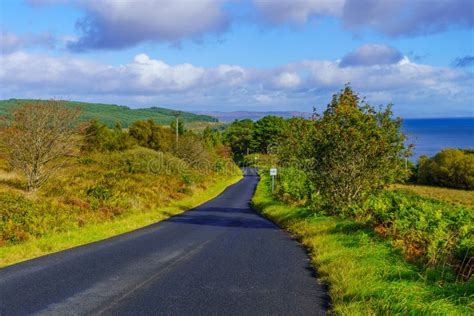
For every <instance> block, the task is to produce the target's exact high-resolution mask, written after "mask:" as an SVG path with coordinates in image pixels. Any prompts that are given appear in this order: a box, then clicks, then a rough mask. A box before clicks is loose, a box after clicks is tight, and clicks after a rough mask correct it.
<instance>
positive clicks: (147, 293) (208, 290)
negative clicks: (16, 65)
mask: <svg viewBox="0 0 474 316" xmlns="http://www.w3.org/2000/svg"><path fill="white" fill-rule="evenodd" d="M257 182H258V177H257V176H256V175H255V173H254V172H250V171H249V172H247V174H246V176H245V177H244V179H242V180H241V181H240V182H238V183H236V184H234V185H232V186H230V187H229V188H227V189H226V190H225V191H224V192H223V193H222V194H221V195H219V196H218V197H217V198H215V199H213V200H211V201H209V202H207V203H205V204H203V205H201V206H199V207H197V208H195V209H193V210H190V211H187V212H185V213H183V214H180V215H177V216H174V217H172V218H170V219H168V220H166V221H163V222H160V223H157V224H153V225H150V226H147V227H144V228H142V229H139V230H135V231H133V232H130V233H127V234H123V235H120V236H116V237H113V238H109V239H106V240H103V241H100V242H95V243H92V244H88V245H85V246H81V247H76V248H73V249H70V250H66V251H62V252H59V253H55V254H52V255H48V256H44V257H40V258H37V259H33V260H29V261H26V262H22V263H19V264H16V265H12V266H9V267H6V268H3V269H0V315H2V316H3V315H28V314H39V315H71V314H75V315H85V314H87V315H90V314H96V315H97V314H104V315H151V314H152V315H323V314H325V310H326V309H327V297H326V292H325V290H324V288H323V286H322V285H320V284H319V283H318V281H317V280H316V278H315V276H314V271H313V269H312V268H311V266H310V264H309V261H308V258H307V255H306V253H305V251H304V249H303V248H302V247H301V246H300V245H299V244H298V243H296V242H295V241H294V240H292V239H291V238H290V237H289V236H288V235H287V234H286V233H285V232H284V231H282V230H280V229H279V228H278V227H276V226H275V225H274V224H273V223H271V222H269V221H268V220H266V219H264V218H262V217H260V216H259V215H257V214H256V213H255V212H254V211H253V210H252V209H251V208H250V206H249V202H250V199H251V197H252V195H253V192H254V190H255V186H256V184H257Z"/></svg>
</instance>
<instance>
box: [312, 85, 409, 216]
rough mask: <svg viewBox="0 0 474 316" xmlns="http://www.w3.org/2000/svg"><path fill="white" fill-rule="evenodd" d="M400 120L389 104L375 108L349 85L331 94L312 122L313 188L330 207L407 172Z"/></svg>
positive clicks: (364, 194)
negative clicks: (314, 121)
mask: <svg viewBox="0 0 474 316" xmlns="http://www.w3.org/2000/svg"><path fill="white" fill-rule="evenodd" d="M400 128H401V119H399V118H397V119H393V118H392V111H391V107H390V105H389V106H387V107H386V108H384V109H380V111H377V110H376V109H375V108H373V107H371V106H370V105H369V104H367V103H365V102H363V101H361V100H360V98H359V96H358V95H357V94H356V93H354V92H353V91H352V89H351V87H350V86H346V87H345V88H344V89H343V91H341V93H339V94H336V95H334V96H333V98H332V101H331V103H330V104H329V105H328V106H327V109H326V110H325V111H324V113H323V115H322V116H321V117H319V119H318V120H317V121H316V124H315V138H314V139H313V141H312V142H313V149H312V150H311V151H310V152H311V154H312V155H314V157H313V158H314V166H313V167H312V169H311V170H310V171H311V176H312V178H313V179H314V182H315V185H316V189H317V190H319V192H320V193H321V195H322V196H323V197H324V198H325V200H326V201H327V202H329V205H330V206H331V207H332V208H334V210H344V209H346V207H347V206H350V205H352V204H354V203H359V202H361V201H363V200H364V199H365V198H366V197H367V196H369V195H370V194H371V193H373V192H375V191H377V190H380V189H382V188H384V187H385V186H387V185H388V184H389V183H392V182H394V181H396V180H399V179H401V178H405V177H406V176H407V174H406V173H407V172H406V170H405V166H404V159H405V157H407V156H409V154H410V149H411V146H409V147H408V148H406V147H405V145H404V141H405V136H404V135H403V134H402V133H401V132H400Z"/></svg>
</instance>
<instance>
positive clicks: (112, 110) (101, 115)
mask: <svg viewBox="0 0 474 316" xmlns="http://www.w3.org/2000/svg"><path fill="white" fill-rule="evenodd" d="M34 101H35V100H22V99H9V100H0V116H4V115H7V114H8V110H9V109H10V108H12V107H14V106H17V105H18V104H22V103H25V102H34ZM65 105H66V106H70V107H77V106H78V107H80V108H81V111H82V114H81V117H80V120H81V121H82V122H87V121H90V120H92V119H96V120H98V121H101V122H102V123H104V124H107V125H108V126H109V127H113V126H114V125H115V123H116V122H120V123H121V124H122V126H123V127H127V126H128V125H130V124H131V123H133V122H135V121H138V120H147V119H153V120H155V121H156V123H158V124H160V125H169V124H170V123H171V121H172V120H173V119H174V111H173V110H170V109H164V108H158V107H152V108H145V109H131V108H129V107H127V106H123V105H114V104H101V103H86V102H75V101H66V102H65ZM181 119H182V120H183V122H184V123H185V124H187V123H194V122H199V123H213V122H217V119H216V118H213V117H211V116H208V115H197V114H193V113H189V112H182V113H181Z"/></svg>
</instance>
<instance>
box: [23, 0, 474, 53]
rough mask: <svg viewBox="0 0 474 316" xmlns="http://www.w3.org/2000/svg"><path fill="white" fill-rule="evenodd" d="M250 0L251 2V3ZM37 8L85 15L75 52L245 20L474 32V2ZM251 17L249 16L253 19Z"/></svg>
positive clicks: (391, 31) (100, 1) (100, 3)
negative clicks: (242, 12) (325, 20)
mask: <svg viewBox="0 0 474 316" xmlns="http://www.w3.org/2000/svg"><path fill="white" fill-rule="evenodd" d="M249 1H250V0H249ZM28 2H29V3H30V4H31V5H33V6H38V5H54V4H62V5H65V4H66V5H71V6H75V7H76V8H79V9H80V10H82V11H84V13H85V16H84V17H83V18H81V19H79V20H78V21H76V29H77V32H78V33H77V34H76V35H77V39H76V40H71V41H70V42H69V45H68V47H69V49H70V50H72V51H75V52H80V51H88V50H94V49H123V48H127V47H131V46H134V45H137V44H139V43H143V42H166V43H171V44H179V42H180V41H182V40H185V39H198V40H199V39H202V38H204V37H205V36H207V35H209V34H211V35H215V34H221V33H223V32H225V31H227V30H228V29H229V28H230V25H231V24H232V23H234V22H236V19H237V20H238V21H239V22H241V21H246V22H249V21H259V20H264V21H267V22H269V23H267V26H269V25H273V26H274V25H280V24H288V23H289V24H299V25H302V24H305V23H307V22H308V21H309V20H310V19H311V18H315V17H316V18H319V17H334V18H336V19H339V20H340V21H341V23H342V25H344V26H345V28H347V29H348V30H350V31H352V32H355V33H357V32H359V31H362V30H375V31H376V32H379V33H382V34H385V35H387V36H390V37H399V36H420V35H426V34H433V33H438V32H442V31H445V30H449V29H452V28H465V29H472V28H473V27H474V12H473V10H472V0H433V1H427V0H388V1H380V0H278V1H274V0H251V1H250V3H251V9H250V10H249V12H247V13H246V14H247V15H252V14H254V13H256V14H257V17H258V18H257V19H247V18H243V19H241V18H242V17H238V18H237V16H238V15H235V14H232V12H231V9H229V8H230V7H232V6H228V4H233V3H235V0H199V1H197V0H196V1H194V0H193V1H190V0H120V1H117V0H77V1H72V0H29V1H28ZM247 17H248V16H247Z"/></svg>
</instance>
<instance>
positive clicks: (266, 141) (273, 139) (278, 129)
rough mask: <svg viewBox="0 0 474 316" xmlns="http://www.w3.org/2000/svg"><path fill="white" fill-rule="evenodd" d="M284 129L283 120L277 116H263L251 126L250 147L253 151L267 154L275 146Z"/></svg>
mask: <svg viewBox="0 0 474 316" xmlns="http://www.w3.org/2000/svg"><path fill="white" fill-rule="evenodd" d="M284 130H285V120H284V119H283V118H282V117H279V116H265V117H262V118H261V119H259V120H258V121H257V122H256V123H255V124H254V126H253V130H252V141H251V148H252V150H253V151H254V152H259V153H264V154H268V153H269V149H270V148H271V147H272V146H277V145H278V144H279V142H280V138H281V136H282V134H283V131H284Z"/></svg>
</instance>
